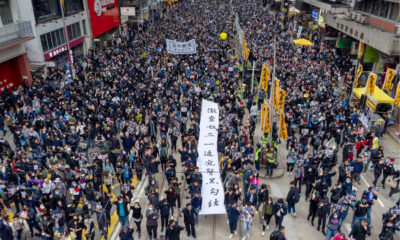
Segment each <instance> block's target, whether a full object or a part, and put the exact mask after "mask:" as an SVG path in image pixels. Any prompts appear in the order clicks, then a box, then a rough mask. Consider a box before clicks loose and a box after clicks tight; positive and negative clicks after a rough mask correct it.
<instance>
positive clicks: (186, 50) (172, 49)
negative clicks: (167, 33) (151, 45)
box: [165, 39, 196, 54]
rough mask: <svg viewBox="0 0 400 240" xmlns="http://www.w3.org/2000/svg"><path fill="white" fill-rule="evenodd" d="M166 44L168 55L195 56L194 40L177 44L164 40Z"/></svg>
mask: <svg viewBox="0 0 400 240" xmlns="http://www.w3.org/2000/svg"><path fill="white" fill-rule="evenodd" d="M165 41H166V43H167V52H168V53H169V54H195V53H196V41H195V40H194V39H192V40H190V41H189V42H177V41H174V40H170V39H165Z"/></svg>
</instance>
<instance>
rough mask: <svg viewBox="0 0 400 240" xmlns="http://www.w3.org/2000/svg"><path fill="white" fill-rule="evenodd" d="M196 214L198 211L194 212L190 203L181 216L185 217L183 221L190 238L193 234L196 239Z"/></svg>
mask: <svg viewBox="0 0 400 240" xmlns="http://www.w3.org/2000/svg"><path fill="white" fill-rule="evenodd" d="M196 214H197V213H196V211H194V209H193V208H192V205H191V204H190V203H187V204H186V207H185V208H184V209H182V212H181V216H183V217H184V218H183V219H184V222H185V228H186V232H187V236H188V237H190V234H191V235H192V236H193V237H194V238H196V229H195V227H194V223H195V215H196Z"/></svg>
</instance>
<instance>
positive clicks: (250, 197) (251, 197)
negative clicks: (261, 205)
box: [244, 186, 258, 207]
mask: <svg viewBox="0 0 400 240" xmlns="http://www.w3.org/2000/svg"><path fill="white" fill-rule="evenodd" d="M257 197H258V196H257V193H256V188H255V187H253V186H252V187H250V192H247V193H246V195H245V197H244V204H247V203H250V205H251V206H253V207H257Z"/></svg>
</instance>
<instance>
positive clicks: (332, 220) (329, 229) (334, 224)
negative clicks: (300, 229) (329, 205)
mask: <svg viewBox="0 0 400 240" xmlns="http://www.w3.org/2000/svg"><path fill="white" fill-rule="evenodd" d="M338 227H339V214H338V212H333V213H331V215H329V217H328V224H327V226H326V240H330V239H331V238H333V237H335V235H336V231H337V229H338Z"/></svg>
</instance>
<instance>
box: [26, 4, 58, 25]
mask: <svg viewBox="0 0 400 240" xmlns="http://www.w3.org/2000/svg"><path fill="white" fill-rule="evenodd" d="M32 3H33V4H32V5H33V11H34V12H35V17H36V21H37V22H44V21H48V20H51V19H54V18H58V17H61V12H60V5H59V0H32Z"/></svg>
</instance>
